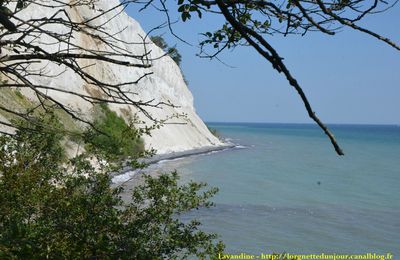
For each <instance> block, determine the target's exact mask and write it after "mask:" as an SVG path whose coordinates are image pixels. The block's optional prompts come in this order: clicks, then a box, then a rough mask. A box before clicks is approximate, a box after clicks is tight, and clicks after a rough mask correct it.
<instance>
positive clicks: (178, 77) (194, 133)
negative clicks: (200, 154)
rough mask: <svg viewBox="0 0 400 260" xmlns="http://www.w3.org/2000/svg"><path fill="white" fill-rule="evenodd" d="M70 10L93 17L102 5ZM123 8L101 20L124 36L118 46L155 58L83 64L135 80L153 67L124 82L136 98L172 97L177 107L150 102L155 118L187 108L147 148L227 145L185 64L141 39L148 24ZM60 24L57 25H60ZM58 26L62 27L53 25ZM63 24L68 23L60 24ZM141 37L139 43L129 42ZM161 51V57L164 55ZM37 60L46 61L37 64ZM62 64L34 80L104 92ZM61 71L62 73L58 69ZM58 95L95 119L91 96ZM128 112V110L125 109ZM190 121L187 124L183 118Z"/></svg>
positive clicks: (105, 1) (113, 78) (84, 41)
mask: <svg viewBox="0 0 400 260" xmlns="http://www.w3.org/2000/svg"><path fill="white" fill-rule="evenodd" d="M118 4H119V1H118V0H100V1H99V2H98V3H97V4H96V9H97V10H109V9H111V8H113V7H114V6H116V5H118ZM49 12H50V14H53V13H54V10H53V9H52V10H49V8H46V7H38V6H35V10H32V8H30V7H28V8H27V9H25V10H23V11H22V12H21V13H19V14H18V16H19V17H20V18H23V19H24V18H25V19H26V18H31V17H49ZM66 12H67V13H68V15H69V16H70V17H71V19H73V20H75V21H82V20H87V19H89V18H91V17H94V16H95V15H96V13H98V11H94V10H92V9H89V8H87V7H77V8H67V9H66ZM119 12H120V10H119V9H115V10H112V11H110V12H108V13H106V14H105V15H103V16H102V17H101V18H99V19H96V20H95V23H96V24H97V25H98V24H105V25H104V30H106V31H107V32H109V34H111V35H114V34H115V35H116V37H117V38H119V39H120V40H121V41H119V42H116V43H115V44H116V46H115V47H121V48H124V49H127V50H129V51H130V52H131V53H133V54H135V55H143V54H144V53H146V52H149V53H150V54H149V58H150V59H152V61H151V65H152V66H151V67H150V68H135V67H123V66H117V65H113V64H110V63H105V62H96V63H95V64H92V63H93V61H91V62H89V61H87V63H85V62H82V64H80V65H81V66H85V65H92V66H89V67H87V69H86V70H87V71H89V72H90V73H92V74H93V75H95V76H96V78H98V79H101V80H103V81H105V82H134V81H136V80H138V79H139V78H140V77H142V76H143V75H144V74H148V73H152V74H151V75H149V76H146V77H144V78H142V79H141V80H140V81H139V82H138V83H137V84H130V85H127V86H125V87H124V89H125V90H126V91H130V92H134V93H135V94H134V95H132V99H135V100H137V101H139V100H140V101H149V100H154V101H153V103H158V102H170V103H172V104H174V105H175V106H177V107H170V106H163V107H162V108H155V107H147V108H145V109H146V111H147V112H149V113H150V114H151V115H152V117H153V118H156V119H159V120H160V119H165V118H167V117H169V116H171V115H173V114H176V113H178V114H181V113H184V114H186V115H187V117H186V119H171V120H170V121H169V122H170V123H179V124H165V125H164V126H163V127H161V128H160V129H156V130H153V131H152V132H151V136H144V141H145V145H146V147H147V148H154V149H156V150H157V153H159V154H162V153H168V152H178V151H185V150H190V149H195V148H201V147H205V146H214V145H221V142H220V141H219V140H218V139H217V138H215V137H214V136H213V135H212V134H211V133H210V132H209V130H208V129H207V127H206V126H205V124H204V123H203V121H202V120H201V119H200V118H199V116H198V115H197V114H196V111H195V109H194V107H193V96H192V94H191V92H190V91H189V89H188V87H187V86H186V84H185V82H184V80H183V77H182V74H181V70H180V68H179V67H178V66H177V65H176V63H175V62H174V61H173V60H172V59H171V58H170V57H169V56H165V55H164V53H163V51H162V50H161V49H160V48H158V47H157V46H156V45H154V44H153V43H151V41H150V40H149V39H147V40H146V42H148V43H149V44H146V46H145V45H144V44H139V43H140V42H143V39H142V37H145V36H146V33H145V32H144V31H143V30H142V28H141V27H140V25H139V24H138V23H137V22H136V21H135V20H133V19H132V18H131V17H129V16H128V15H127V14H126V13H124V12H122V13H120V14H119V15H117V14H118V13H119ZM54 26H57V25H54ZM52 29H57V27H55V28H52ZM60 30H63V28H60ZM40 40H41V42H43V43H49V42H54V39H50V38H46V37H43V38H42V39H40ZM73 41H74V42H75V43H76V44H79V45H81V46H85V47H87V48H92V49H93V48H98V49H100V48H105V49H107V48H108V49H109V48H110V47H107V46H103V44H102V43H101V41H99V40H98V39H93V38H89V37H87V36H86V35H84V34H79V35H75V37H74V39H73ZM132 42H135V43H137V44H129V43H132ZM60 46H61V47H62V44H53V45H46V46H45V48H47V49H49V48H50V50H51V49H52V48H53V50H54V51H55V50H57V48H60ZM160 57H161V58H160ZM34 66H42V67H43V64H42V65H40V64H38V65H34ZM64 70H65V68H63V67H62V66H56V65H55V64H49V65H47V67H46V71H47V72H50V73H51V74H53V75H57V76H56V77H32V78H31V80H32V81H33V82H35V83H38V84H41V85H46V86H52V87H54V88H59V89H65V90H67V91H75V92H79V93H83V94H85V95H98V93H97V91H95V90H94V89H92V88H91V86H88V85H87V84H86V82H84V81H83V80H82V79H81V78H80V77H79V76H78V75H76V74H75V73H74V72H73V71H71V70H65V71H64ZM60 72H63V73H61V74H59V73H60ZM58 74H59V75H58ZM48 93H49V94H50V95H51V96H52V97H53V98H54V99H55V100H57V101H60V102H63V103H64V104H69V105H70V106H71V107H72V108H74V109H76V110H79V111H81V113H82V115H83V116H85V117H86V118H88V119H90V117H91V115H90V114H91V111H92V105H91V104H90V103H89V102H85V101H83V100H82V99H80V98H78V97H76V96H73V95H68V94H66V93H60V92H56V91H53V92H48ZM22 94H23V95H25V96H27V97H29V98H30V99H34V96H33V95H32V93H30V92H29V91H28V90H22ZM110 108H111V109H112V110H114V111H116V112H117V113H118V114H120V115H122V114H124V113H123V111H124V110H125V111H126V109H127V107H126V106H122V105H110ZM129 109H130V110H131V112H133V113H136V112H138V116H139V117H140V118H141V120H143V121H145V122H146V124H149V125H150V124H151V121H150V120H149V119H148V118H146V116H144V115H143V114H142V113H140V112H139V111H137V110H135V108H133V107H130V108H129ZM125 114H126V113H125ZM182 123H184V124H182Z"/></svg>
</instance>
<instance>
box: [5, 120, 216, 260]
mask: <svg viewBox="0 0 400 260" xmlns="http://www.w3.org/2000/svg"><path fill="white" fill-rule="evenodd" d="M42 123H43V122H41V123H40V124H37V125H36V126H35V128H36V130H37V131H25V130H20V131H18V132H17V134H16V135H15V136H13V137H9V136H0V160H1V162H2V163H1V164H0V259H9V258H11V259H89V258H90V259H162V258H167V259H174V258H184V257H186V256H190V255H192V256H197V257H198V258H214V257H217V256H218V253H219V252H222V250H223V244H222V243H221V242H216V241H215V239H216V235H215V234H207V233H204V232H202V231H201V230H199V229H198V227H199V225H200V223H199V222H198V221H196V220H193V221H190V222H189V223H183V222H182V221H180V220H179V215H180V214H183V213H185V212H187V211H190V210H192V209H196V208H199V207H210V206H212V203H210V202H209V198H210V197H212V196H213V195H214V194H215V193H216V192H217V190H216V189H210V190H204V188H205V186H206V185H205V184H203V183H193V182H191V183H188V184H186V185H183V186H180V185H178V183H177V181H178V175H177V174H176V173H172V174H163V175H161V176H160V177H158V178H154V177H151V176H145V178H144V182H143V184H142V185H140V186H138V187H136V188H134V190H133V193H132V198H131V200H130V201H129V202H124V201H123V200H122V199H121V193H122V191H123V190H122V188H118V187H116V188H115V187H112V186H111V177H110V175H109V174H108V172H109V169H108V168H107V166H105V165H100V167H99V168H96V169H95V168H93V167H92V166H91V164H90V163H89V161H88V159H87V158H86V157H85V156H84V155H81V156H79V157H77V158H74V159H73V160H70V161H68V162H67V163H66V162H65V157H64V156H63V148H62V147H61V146H60V140H61V139H62V138H63V135H62V134H60V133H55V132H46V129H47V128H46V126H45V125H44V124H42ZM63 158H64V159H63ZM99 161H101V160H99Z"/></svg>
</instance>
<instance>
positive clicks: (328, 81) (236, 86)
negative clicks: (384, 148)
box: [127, 1, 400, 125]
mask: <svg viewBox="0 0 400 260" xmlns="http://www.w3.org/2000/svg"><path fill="white" fill-rule="evenodd" d="M170 2H171V3H175V2H174V1H170ZM138 9H139V6H138V5H131V6H130V7H129V8H128V9H127V12H128V14H129V15H130V16H131V17H133V18H134V19H135V20H137V21H138V22H139V23H140V24H141V26H142V27H143V29H144V30H145V31H146V32H148V31H149V30H151V29H152V28H154V27H156V26H158V25H159V24H161V23H163V22H164V21H165V19H166V18H165V16H164V15H163V14H162V13H160V12H158V11H155V10H145V11H142V12H138ZM170 15H171V17H172V20H174V21H175V20H177V18H178V15H177V14H176V13H175V12H174V8H171V12H170ZM222 22H223V20H222V19H221V18H220V17H218V16H216V15H206V16H203V18H202V19H198V18H197V17H196V18H194V19H192V20H190V21H189V22H185V23H183V22H182V21H179V22H177V23H175V24H174V25H173V30H174V32H175V34H177V35H178V36H179V37H181V38H183V39H184V40H185V41H187V42H189V43H190V44H191V45H188V44H186V43H183V42H181V41H180V40H179V39H177V38H176V37H174V36H173V35H171V33H170V32H169V30H168V29H167V28H165V29H161V30H157V31H155V32H153V33H152V35H163V37H164V38H165V39H166V41H167V42H168V44H169V45H170V46H173V45H176V47H177V49H178V50H179V52H180V53H181V54H182V65H181V67H182V70H183V73H184V74H185V77H186V79H187V80H188V82H189V89H190V90H191V92H192V93H193V96H194V102H195V108H196V111H197V113H198V114H199V115H200V117H201V118H202V119H203V120H204V121H207V122H277V123H312V121H311V119H309V118H308V115H307V112H306V110H305V108H304V106H303V103H302V102H301V100H300V97H299V96H298V95H297V92H296V91H295V90H294V89H293V88H292V87H291V86H290V85H289V84H288V82H287V81H286V80H285V78H284V76H283V74H279V73H278V72H277V71H275V70H274V69H273V68H272V66H271V65H270V63H269V62H267V61H266V60H265V59H263V58H262V57H261V56H260V55H259V54H258V53H257V52H256V51H255V50H254V49H252V48H251V47H239V48H236V49H234V50H233V51H227V52H224V53H222V54H221V55H220V56H219V58H220V59H221V60H222V61H223V62H224V63H226V64H228V65H229V66H227V65H226V64H223V63H221V62H219V61H218V60H209V59H204V58H199V57H197V56H196V54H197V53H198V52H199V49H198V43H199V41H200V40H201V39H202V37H201V35H200V33H204V32H207V31H213V29H216V28H218V26H220V25H221V24H222ZM360 25H362V26H364V27H367V28H369V29H371V30H373V31H376V32H379V33H380V34H381V35H383V36H386V37H388V38H391V39H392V40H393V41H394V42H396V43H397V44H400V4H397V5H396V6H395V7H394V8H392V9H390V10H389V11H387V12H385V13H382V14H376V15H374V16H369V17H368V18H367V19H366V20H365V21H363V23H360ZM267 39H268V40H269V42H270V43H271V44H272V45H273V46H274V47H275V49H276V50H277V51H278V53H280V54H281V56H282V57H284V61H285V62H286V65H287V67H288V68H289V69H290V71H291V72H292V74H293V75H294V76H295V77H296V78H297V80H298V82H299V83H300V85H301V86H302V87H303V90H304V92H305V93H306V95H307V96H308V98H309V101H310V103H311V105H312V106H313V109H314V111H315V112H316V114H317V115H318V116H319V117H320V119H321V120H322V121H323V122H326V123H330V124H396V125H400V51H398V50H396V49H394V48H393V47H390V46H389V45H387V44H385V43H383V42H381V41H379V40H377V39H375V38H372V37H371V36H369V35H366V34H364V33H361V32H358V31H354V30H351V29H343V30H341V32H340V33H337V34H336V35H335V36H329V35H324V34H321V33H316V32H314V33H309V34H307V35H306V36H304V37H301V36H287V37H283V36H279V35H276V36H272V37H271V36H268V37H267Z"/></svg>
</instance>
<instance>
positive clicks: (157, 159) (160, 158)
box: [111, 143, 237, 184]
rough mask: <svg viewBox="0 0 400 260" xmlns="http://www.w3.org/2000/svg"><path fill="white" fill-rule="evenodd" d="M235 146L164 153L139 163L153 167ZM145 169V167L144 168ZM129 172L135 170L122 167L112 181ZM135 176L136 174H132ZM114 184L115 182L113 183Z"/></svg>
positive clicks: (206, 147)
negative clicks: (165, 161)
mask: <svg viewBox="0 0 400 260" xmlns="http://www.w3.org/2000/svg"><path fill="white" fill-rule="evenodd" d="M236 146H237V144H233V143H224V144H222V145H218V146H205V147H201V148H195V149H190V150H186V151H181V152H172V153H166V154H156V155H154V156H152V157H150V158H143V159H139V162H144V163H146V164H147V165H148V166H150V165H153V164H157V163H159V162H161V161H164V160H174V159H181V158H187V157H191V156H196V155H202V154H207V153H211V152H218V151H223V150H230V149H233V148H235V147H236ZM146 168H147V167H146ZM146 168H144V169H138V172H137V173H138V174H140V173H142V172H143V171H144V170H145V169H146ZM131 171H136V170H135V169H132V167H130V166H125V167H123V168H122V169H121V170H120V171H118V172H115V173H112V174H111V175H112V179H114V178H117V177H118V176H122V175H124V174H126V173H128V172H131ZM134 175H136V174H134ZM132 178H134V176H132V177H131V178H129V180H130V179H132ZM129 180H125V181H122V182H121V183H120V184H123V183H125V182H127V181H129ZM114 183H115V182H114Z"/></svg>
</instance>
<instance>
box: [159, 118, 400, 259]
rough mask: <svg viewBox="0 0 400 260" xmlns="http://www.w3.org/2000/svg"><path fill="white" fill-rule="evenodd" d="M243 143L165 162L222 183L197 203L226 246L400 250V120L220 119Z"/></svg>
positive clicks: (225, 132)
mask: <svg viewBox="0 0 400 260" xmlns="http://www.w3.org/2000/svg"><path fill="white" fill-rule="evenodd" d="M209 125H210V126H211V127H213V128H216V129H217V130H218V131H219V132H220V134H221V135H222V136H223V137H225V138H228V139H229V140H230V141H231V142H234V143H235V144H238V145H240V146H239V147H238V148H236V149H232V150H229V151H223V152H215V153H211V154H207V155H201V156H194V157H189V158H184V159H179V160H173V161H166V162H163V163H160V164H159V167H162V169H163V170H166V171H167V170H171V169H177V170H178V171H179V172H180V175H181V178H182V181H183V182H187V181H189V180H195V181H204V182H207V183H208V184H209V185H210V186H216V187H219V189H220V191H219V193H218V194H217V195H216V197H215V198H214V201H215V202H216V207H215V208H212V209H202V210H200V211H196V212H193V213H190V214H188V215H186V216H184V218H188V219H189V218H193V217H195V218H198V219H199V220H201V221H202V223H203V229H204V230H206V231H208V232H215V233H218V234H220V235H221V239H222V240H223V241H224V242H225V243H226V245H227V250H226V251H227V252H229V253H241V252H247V253H254V254H260V253H270V252H289V253H322V252H324V253H351V254H352V253H368V252H376V253H387V252H390V253H392V254H394V255H395V257H394V259H400V127H399V126H367V125H362V126H360V125H332V126H331V129H332V131H333V132H334V134H335V136H336V138H337V140H338V142H339V143H340V145H341V146H342V147H343V149H344V152H345V154H346V155H345V156H344V157H339V156H337V155H336V154H335V152H334V150H333V148H332V147H331V144H330V142H329V140H328V139H327V138H326V137H325V136H324V135H323V134H322V132H321V130H320V129H318V128H317V127H316V126H313V125H297V124H248V123H243V124H242V123H234V124H231V123H213V124H209Z"/></svg>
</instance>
